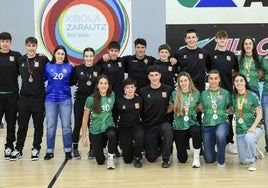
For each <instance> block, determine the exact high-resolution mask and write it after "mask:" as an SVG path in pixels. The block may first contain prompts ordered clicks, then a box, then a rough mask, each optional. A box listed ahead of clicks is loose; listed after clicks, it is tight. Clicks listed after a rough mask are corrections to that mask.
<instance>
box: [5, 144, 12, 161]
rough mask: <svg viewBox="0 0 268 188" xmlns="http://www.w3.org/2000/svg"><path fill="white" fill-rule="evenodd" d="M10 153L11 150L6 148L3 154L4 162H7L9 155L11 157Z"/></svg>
mask: <svg viewBox="0 0 268 188" xmlns="http://www.w3.org/2000/svg"><path fill="white" fill-rule="evenodd" d="M11 152H12V149H11V148H9V147H7V148H6V149H5V151H4V153H5V160H9V158H10V155H11Z"/></svg>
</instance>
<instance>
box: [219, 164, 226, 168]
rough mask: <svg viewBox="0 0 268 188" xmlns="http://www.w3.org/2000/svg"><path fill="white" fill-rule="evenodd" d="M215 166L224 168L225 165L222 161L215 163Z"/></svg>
mask: <svg viewBox="0 0 268 188" xmlns="http://www.w3.org/2000/svg"><path fill="white" fill-rule="evenodd" d="M217 166H218V167H219V168H224V167H225V163H223V164H220V163H217Z"/></svg>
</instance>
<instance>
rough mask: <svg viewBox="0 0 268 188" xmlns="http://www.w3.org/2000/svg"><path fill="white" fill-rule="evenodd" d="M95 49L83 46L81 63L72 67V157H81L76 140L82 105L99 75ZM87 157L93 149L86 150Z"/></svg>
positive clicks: (92, 89)
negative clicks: (75, 84)
mask: <svg viewBox="0 0 268 188" xmlns="http://www.w3.org/2000/svg"><path fill="white" fill-rule="evenodd" d="M94 58H95V51H94V49H93V48H85V49H84V52H83V64H81V65H79V66H76V67H75V69H74V80H75V83H77V90H76V92H75V102H74V129H73V157H74V159H81V155H80V153H79V151H78V142H79V137H80V130H81V126H82V119H83V113H84V106H85V102H86V99H87V97H88V96H90V95H92V94H93V92H94V88H95V83H96V79H97V77H98V76H99V75H100V72H101V70H100V67H98V66H96V65H94ZM88 157H89V158H91V157H94V151H93V150H92V149H91V146H90V150H89V152H88Z"/></svg>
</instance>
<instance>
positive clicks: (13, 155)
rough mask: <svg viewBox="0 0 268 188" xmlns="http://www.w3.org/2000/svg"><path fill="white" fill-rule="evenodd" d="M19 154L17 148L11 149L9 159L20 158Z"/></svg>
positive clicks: (20, 154)
mask: <svg viewBox="0 0 268 188" xmlns="http://www.w3.org/2000/svg"><path fill="white" fill-rule="evenodd" d="M21 156H22V153H21V152H20V151H19V150H18V149H15V150H14V151H12V153H11V155H10V158H9V160H10V161H16V160H18V159H20V158H21Z"/></svg>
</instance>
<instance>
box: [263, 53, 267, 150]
mask: <svg viewBox="0 0 268 188" xmlns="http://www.w3.org/2000/svg"><path fill="white" fill-rule="evenodd" d="M262 70H263V71H264V73H265V78H264V85H263V91H262V99H261V100H262V101H261V105H262V112H263V120H264V130H265V153H264V154H265V155H268V55H266V56H265V57H264V59H263V61H262Z"/></svg>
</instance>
